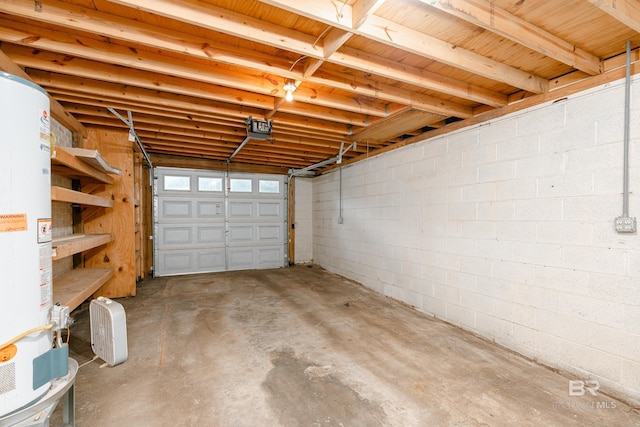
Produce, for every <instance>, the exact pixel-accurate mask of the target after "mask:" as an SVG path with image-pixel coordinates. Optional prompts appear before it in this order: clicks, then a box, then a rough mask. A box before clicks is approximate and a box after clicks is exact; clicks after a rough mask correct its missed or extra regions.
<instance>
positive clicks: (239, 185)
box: [229, 178, 253, 193]
mask: <svg viewBox="0 0 640 427" xmlns="http://www.w3.org/2000/svg"><path fill="white" fill-rule="evenodd" d="M229 187H230V190H231V192H232V193H251V191H253V190H252V189H251V180H250V179H238V178H231V185H230V186H229Z"/></svg>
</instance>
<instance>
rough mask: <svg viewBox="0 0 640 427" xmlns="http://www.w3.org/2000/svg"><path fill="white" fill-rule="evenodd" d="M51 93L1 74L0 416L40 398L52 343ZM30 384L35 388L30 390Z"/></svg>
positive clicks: (46, 388)
mask: <svg viewBox="0 0 640 427" xmlns="http://www.w3.org/2000/svg"><path fill="white" fill-rule="evenodd" d="M49 132H50V131H49V98H48V97H47V94H46V92H45V91H44V89H42V88H41V87H39V86H37V85H35V84H33V83H31V82H29V81H27V80H24V79H22V78H20V77H16V76H14V75H11V74H7V73H2V72H0V346H3V348H0V416H2V415H5V414H8V413H11V412H13V411H15V410H18V409H20V408H22V407H24V406H27V405H29V404H30V403H32V402H34V401H37V400H38V399H40V397H41V396H42V395H44V394H45V393H46V392H47V390H48V389H49V388H50V385H51V381H48V382H46V383H45V384H44V385H40V384H39V383H38V382H37V381H34V372H33V370H34V368H33V360H34V359H35V358H37V357H38V356H40V355H42V354H44V353H46V352H47V351H49V350H50V349H51V347H52V338H53V334H52V332H51V331H50V330H40V331H38V332H34V333H31V334H29V335H27V336H26V337H24V338H22V339H20V340H17V341H16V342H15V343H14V344H11V345H9V346H5V345H4V344H5V343H7V342H9V341H12V340H13V339H14V338H16V337H19V336H20V335H21V334H23V333H25V332H27V331H29V330H31V329H34V328H39V327H45V326H46V325H47V324H48V322H49V313H50V311H51V305H52V265H51V237H52V236H51V231H52V230H51V187H50V185H51V157H50V153H49V151H50V144H49ZM34 387H35V389H34Z"/></svg>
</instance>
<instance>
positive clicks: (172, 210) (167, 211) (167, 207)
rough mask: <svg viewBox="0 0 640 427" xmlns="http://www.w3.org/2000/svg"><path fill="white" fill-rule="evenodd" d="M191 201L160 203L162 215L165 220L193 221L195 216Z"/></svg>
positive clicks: (166, 201)
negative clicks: (192, 218)
mask: <svg viewBox="0 0 640 427" xmlns="http://www.w3.org/2000/svg"><path fill="white" fill-rule="evenodd" d="M191 205H192V202H191V200H163V201H162V202H161V203H160V215H161V218H163V219H167V220H168V219H191V217H192V216H193V214H192V209H191Z"/></svg>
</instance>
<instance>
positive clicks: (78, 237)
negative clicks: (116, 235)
mask: <svg viewBox="0 0 640 427" xmlns="http://www.w3.org/2000/svg"><path fill="white" fill-rule="evenodd" d="M112 240H113V236H112V235H111V234H72V235H71V236H64V237H58V238H55V239H53V242H52V243H51V246H52V247H53V256H52V259H53V260H54V261H55V260H58V259H62V258H64V257H68V256H70V255H73V254H77V253H79V252H83V251H86V250H89V249H92V248H95V247H98V246H101V245H105V244H107V243H109V242H110V241H112Z"/></svg>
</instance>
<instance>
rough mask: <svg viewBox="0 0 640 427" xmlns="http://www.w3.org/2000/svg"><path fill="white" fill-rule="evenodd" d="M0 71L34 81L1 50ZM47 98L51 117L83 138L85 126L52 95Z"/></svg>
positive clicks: (85, 131)
mask: <svg viewBox="0 0 640 427" xmlns="http://www.w3.org/2000/svg"><path fill="white" fill-rule="evenodd" d="M0 70H3V71H5V72H7V73H9V74H13V75H14V76H18V77H20V78H23V79H25V80H28V81H33V80H31V77H29V75H28V74H27V73H25V72H24V70H23V69H22V68H20V67H19V66H18V65H17V64H16V63H14V62H13V61H12V60H11V58H9V57H8V56H7V55H6V54H5V53H4V52H3V51H2V50H0ZM47 96H48V97H49V103H50V107H49V109H50V113H51V116H53V118H54V119H56V120H57V121H59V122H60V124H62V125H63V126H64V127H66V128H67V129H69V130H70V131H72V132H78V133H80V134H82V135H83V136H84V135H86V133H87V130H86V129H85V128H84V126H82V123H80V122H79V121H78V120H76V118H75V117H73V116H72V115H71V114H69V112H68V111H66V110H65V109H64V108H63V107H62V105H60V103H59V102H58V101H56V100H55V99H53V98H52V97H51V95H48V94H47Z"/></svg>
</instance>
